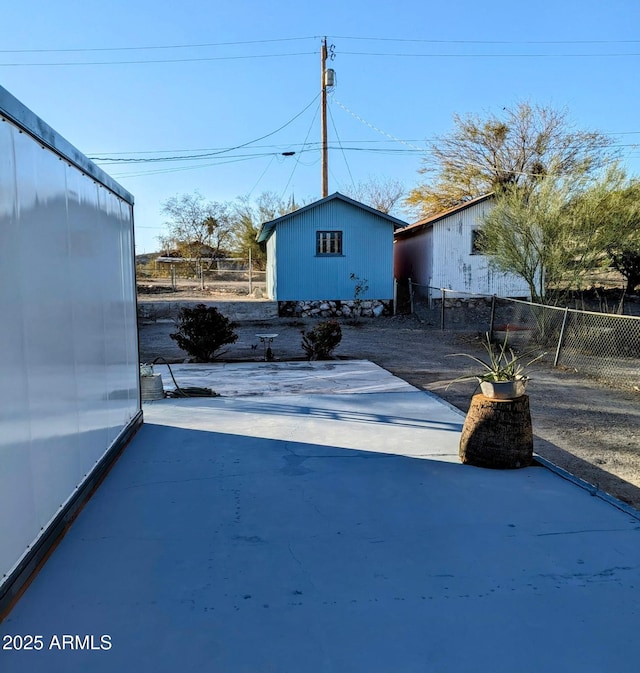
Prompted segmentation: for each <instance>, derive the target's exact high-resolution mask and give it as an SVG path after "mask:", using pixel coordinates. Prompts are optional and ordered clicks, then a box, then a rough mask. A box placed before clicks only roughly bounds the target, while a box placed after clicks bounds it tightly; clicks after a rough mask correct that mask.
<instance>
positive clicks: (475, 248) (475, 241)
mask: <svg viewBox="0 0 640 673" xmlns="http://www.w3.org/2000/svg"><path fill="white" fill-rule="evenodd" d="M483 238H484V234H483V232H482V229H472V230H471V254H472V255H482V254H484V251H483V249H482V244H483Z"/></svg>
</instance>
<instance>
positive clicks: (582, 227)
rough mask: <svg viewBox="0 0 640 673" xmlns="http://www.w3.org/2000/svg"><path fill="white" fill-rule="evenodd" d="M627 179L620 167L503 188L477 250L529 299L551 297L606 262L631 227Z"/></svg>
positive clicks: (633, 210) (633, 204)
mask: <svg viewBox="0 0 640 673" xmlns="http://www.w3.org/2000/svg"><path fill="white" fill-rule="evenodd" d="M633 189H635V187H633V183H632V182H631V181H629V180H628V179H627V177H626V174H625V173H624V171H623V170H622V169H620V168H619V167H618V166H614V167H612V168H610V169H609V170H607V171H606V172H605V173H604V174H603V175H601V176H599V177H598V178H596V179H593V178H590V177H589V176H588V175H586V174H582V176H579V177H576V176H572V177H564V178H559V177H557V172H556V171H554V172H553V173H552V174H550V175H548V176H546V177H542V178H540V179H539V180H538V182H537V184H536V185H535V186H533V187H532V188H530V189H523V188H521V187H519V186H517V185H509V186H506V187H504V188H503V189H502V190H501V191H500V192H499V193H498V194H497V195H496V198H495V201H494V206H493V208H492V209H491V210H490V211H489V212H488V213H487V214H486V215H485V217H484V221H483V227H482V237H481V239H480V248H481V250H482V251H483V252H484V253H485V254H487V255H489V256H490V257H491V261H492V263H493V264H495V265H496V266H497V267H498V268H500V269H502V270H503V271H509V272H511V273H514V274H516V275H517V276H520V277H521V278H522V279H523V280H524V281H525V282H526V283H527V285H528V287H529V291H530V293H531V297H532V299H533V301H536V302H542V301H545V300H547V301H551V302H555V301H557V300H558V299H559V298H560V297H561V295H562V294H563V292H564V291H565V290H566V289H569V288H578V289H579V288H580V287H581V284H582V280H583V278H584V276H585V274H586V273H587V272H588V271H591V270H593V269H594V268H596V267H598V266H601V265H603V263H606V261H607V259H608V257H607V251H608V250H609V249H610V248H611V246H612V245H614V244H615V242H616V241H623V240H627V239H628V238H629V237H630V236H632V235H633V234H634V231H637V201H634V200H633V199H632V198H629V196H628V194H629V190H633Z"/></svg>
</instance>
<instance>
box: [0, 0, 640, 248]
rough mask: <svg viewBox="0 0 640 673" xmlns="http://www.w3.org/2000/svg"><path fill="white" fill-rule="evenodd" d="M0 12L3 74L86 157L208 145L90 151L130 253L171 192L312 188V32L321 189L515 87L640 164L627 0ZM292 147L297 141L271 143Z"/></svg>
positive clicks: (152, 240) (393, 156)
mask: <svg viewBox="0 0 640 673" xmlns="http://www.w3.org/2000/svg"><path fill="white" fill-rule="evenodd" d="M2 18H3V41H2V49H1V50H0V84H1V85H2V86H3V87H4V88H6V89H8V90H9V91H10V92H11V93H12V94H13V95H14V96H16V97H17V98H18V99H20V100H21V101H22V102H23V103H24V104H25V105H26V106H27V107H29V108H30V109H31V110H33V111H34V112H35V113H36V114H38V115H39V116H40V117H42V118H43V119H44V120H45V121H46V122H47V123H48V124H49V125H51V126H52V127H53V128H54V129H56V130H57V131H58V132H59V133H61V134H62V135H63V136H64V137H65V138H67V140H69V141H70V142H71V143H72V144H73V145H75V146H76V147H77V148H78V149H80V150H81V151H82V152H84V153H85V154H87V155H88V156H91V157H114V158H120V159H122V158H127V157H129V158H139V159H141V158H142V159H149V158H152V157H155V158H157V157H165V156H175V155H179V154H199V153H200V152H202V151H203V150H208V151H211V152H220V151H222V152H220V153H218V154H216V155H215V156H212V157H208V158H203V159H200V160H198V161H172V162H158V163H148V162H144V163H136V164H130V163H129V164H122V163H120V164H117V165H108V163H107V162H98V163H100V165H101V166H102V167H103V168H104V169H105V170H106V171H107V172H108V173H109V174H111V175H112V176H113V177H114V178H116V179H117V180H118V181H119V182H120V183H121V184H122V185H123V186H124V187H125V188H127V189H128V190H129V191H130V192H132V193H133V194H134V196H135V198H136V210H135V217H136V239H137V251H138V252H149V251H152V250H155V249H157V247H158V246H157V241H156V236H157V235H158V234H161V233H162V231H163V230H164V227H163V216H162V214H161V204H162V202H163V201H164V200H166V199H167V198H169V197H171V196H174V195H176V194H181V193H184V192H192V191H194V190H198V191H200V192H201V193H202V194H203V195H204V196H205V197H207V198H208V199H212V200H216V201H227V200H232V199H235V198H236V197H237V196H241V195H248V194H251V195H252V196H257V195H258V194H259V193H260V192H262V191H265V190H269V191H273V192H275V193H277V194H279V195H283V196H285V197H288V196H289V195H290V194H291V193H292V192H293V193H294V194H295V196H296V197H298V198H306V199H314V198H319V197H320V187H321V182H320V154H319V151H318V149H317V147H318V143H319V140H320V118H319V114H318V115H316V113H317V110H318V104H319V101H318V100H317V96H318V93H319V81H320V55H319V52H320V42H321V37H322V36H325V35H326V36H327V37H328V40H329V42H330V43H331V44H333V45H335V60H334V61H333V62H332V63H331V67H333V68H334V69H335V71H336V75H337V86H336V88H335V90H334V92H333V94H332V96H331V97H330V103H329V112H330V116H329V142H330V145H331V147H332V148H335V149H332V150H331V152H330V159H329V191H330V192H334V191H342V190H344V189H346V188H347V187H348V186H349V185H350V184H351V182H352V181H355V182H359V181H362V180H366V179H367V178H369V176H375V177H382V178H397V179H399V180H400V181H401V182H402V183H403V184H405V185H406V187H407V188H411V187H413V186H415V185H416V184H417V183H418V181H419V179H420V176H419V175H418V173H417V170H418V168H419V167H420V157H421V152H420V151H419V150H421V149H422V148H426V141H428V140H429V139H431V138H433V137H434V136H436V135H439V134H443V133H446V132H448V131H449V130H451V128H452V117H453V115H454V114H456V113H457V114H461V115H464V114H467V113H474V114H481V115H482V114H483V113H485V112H499V111H500V110H501V109H502V107H504V106H509V105H513V104H515V103H517V102H518V101H521V100H529V101H531V102H533V103H541V104H545V105H551V106H553V107H556V108H560V109H567V111H568V113H569V117H570V119H571V120H572V121H573V123H574V124H575V125H576V126H577V127H579V128H582V129H594V130H599V131H602V132H606V133H611V134H613V137H614V139H615V141H616V144H620V145H621V146H622V147H621V150H622V152H623V157H624V163H625V164H626V166H627V167H628V169H629V171H630V173H632V174H638V173H640V149H639V148H638V145H637V143H640V118H639V115H638V110H639V109H640V100H639V94H638V84H637V82H638V75H637V72H638V69H639V67H638V66H639V65H640V33H639V32H638V27H639V26H640V3H638V2H637V1H636V0H610V1H609V2H606V3H603V2H601V1H600V0H597V1H596V0H582V1H581V2H573V1H568V0H556V1H555V2H550V1H548V0H541V1H539V2H537V3H535V4H531V3H528V5H527V6H525V4H524V3H514V2H512V1H509V2H504V1H502V0H498V1H496V0H494V1H492V2H485V3H479V2H476V1H470V0H458V2H455V3H438V4H435V3H426V2H424V0H422V1H416V0H396V2H393V3H372V2H371V0H368V1H367V2H364V1H363V0H351V1H350V2H345V1H344V0H343V1H342V2H334V1H333V0H328V1H327V2H324V3H315V2H314V3H309V2H305V1H304V0H298V1H297V2H293V1H291V0H285V1H281V2H277V3H263V2H249V1H247V0H236V1H234V2H227V1H226V0H225V1H224V2H204V1H201V0H183V2H181V3H179V4H178V3H158V2H150V1H149V0H129V1H128V2H123V1H122V0H112V1H111V2H109V3H87V2H85V1H80V0H58V1H57V2H55V3H54V2H50V1H49V0H47V1H46V2H45V1H44V0H33V1H32V2H30V3H28V4H27V5H23V4H21V3H11V5H10V6H8V7H4V8H3V10H2ZM222 43H226V44H222ZM229 43H235V44H229ZM238 43H243V44H238ZM187 45H216V46H187ZM134 47H136V48H137V47H163V48H158V49H132V48H134ZM167 47H173V48H167ZM25 50H26V51H25ZM28 50H33V51H28ZM35 50H44V51H35ZM54 50H76V51H54ZM90 50H92V51H90ZM186 59H190V60H186ZM117 61H124V62H126V63H115V62H117ZM133 61H154V62H147V63H133ZM167 61H170V62H167ZM97 62H108V64H102V63H101V64H97ZM60 63H64V64H68V63H81V65H53V64H60ZM18 64H32V65H18ZM305 108H307V109H306V110H305V111H304V112H302V111H303V110H304V109H305ZM345 108H346V109H345ZM347 110H349V111H350V112H349V111H347ZM300 112H302V114H300V116H299V117H297V118H296V119H294V120H293V121H291V120H292V119H293V118H294V117H296V115H298V113H300ZM290 121H291V123H289V124H287V123H288V122H290ZM285 124H287V125H286V126H285V128H283V129H282V130H281V131H279V132H277V133H275V134H273V135H270V136H269V137H267V138H265V139H263V140H260V141H257V142H254V143H251V144H249V145H247V146H246V147H243V148H240V149H237V150H234V151H231V152H230V151H226V150H228V149H229V148H232V147H237V146H239V145H243V144H245V143H248V142H249V141H253V140H255V139H257V138H260V137H262V136H265V135H267V134H271V133H272V132H273V131H275V130H276V129H278V128H280V127H281V126H283V125H285ZM390 136H391V137H390ZM392 138H393V139H392ZM400 141H403V142H400ZM305 143H307V144H306V146H305ZM303 147H304V148H305V151H303V152H300V150H301V148H303ZM341 148H342V149H341ZM289 151H296V152H297V154H295V155H294V156H291V157H285V156H282V152H289Z"/></svg>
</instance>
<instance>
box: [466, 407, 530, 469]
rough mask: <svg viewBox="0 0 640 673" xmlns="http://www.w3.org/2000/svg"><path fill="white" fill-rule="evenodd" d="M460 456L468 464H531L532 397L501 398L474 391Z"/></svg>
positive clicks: (507, 465) (497, 466)
mask: <svg viewBox="0 0 640 673" xmlns="http://www.w3.org/2000/svg"><path fill="white" fill-rule="evenodd" d="M460 460H461V461H462V462H463V463H466V464H467V465H476V466H478V467H492V468H498V469H513V468H517V467H526V466H528V465H531V462H532V460H533V429H532V427H531V413H530V411H529V397H528V396H527V395H522V396H521V397H517V398H516V399H515V400H497V399H491V398H489V397H485V396H484V395H474V396H473V397H472V399H471V405H470V407H469V411H468V412H467V418H466V419H465V422H464V426H463V428H462V435H461V437H460Z"/></svg>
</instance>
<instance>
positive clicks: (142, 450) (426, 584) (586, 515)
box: [2, 409, 640, 673]
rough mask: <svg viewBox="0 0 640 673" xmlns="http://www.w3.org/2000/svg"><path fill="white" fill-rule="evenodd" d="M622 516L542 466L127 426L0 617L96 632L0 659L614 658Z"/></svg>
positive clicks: (622, 574)
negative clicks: (491, 465) (128, 431)
mask: <svg viewBox="0 0 640 673" xmlns="http://www.w3.org/2000/svg"><path fill="white" fill-rule="evenodd" d="M261 410H262V409H261ZM392 449H393V447H389V450H392ZM638 535H640V532H639V531H638V525H637V522H634V521H631V520H629V518H628V517H626V516H625V515H624V514H623V513H621V512H619V511H617V510H615V509H614V508H612V507H610V506H609V505H607V504H605V503H603V502H601V501H599V500H597V499H593V498H590V497H589V496H588V494H587V493H585V492H584V491H583V490H581V489H578V488H575V487H573V486H571V485H569V484H567V483H566V482H564V481H563V480H561V479H559V478H558V477H556V476H555V475H553V474H552V473H550V472H549V471H547V470H543V469H525V470H518V471H509V472H504V471H492V470H480V469H477V468H472V467H468V466H462V465H460V464H454V463H446V462H437V461H430V460H420V459H415V458H409V457H405V456H399V455H392V454H391V453H369V452H367V451H357V450H350V449H346V450H345V449H339V448H337V447H335V446H323V445H318V444H314V443H304V442H297V441H289V440H273V439H265V438H263V437H249V436H247V435H243V434H227V433H219V432H215V431H202V430H193V429H186V428H178V427H174V426H166V425H154V424H146V425H145V426H144V427H143V428H142V430H141V431H140V433H139V434H138V435H137V436H136V438H135V440H134V441H133V442H132V444H131V445H130V446H129V448H128V449H127V451H126V452H125V453H124V454H123V456H122V457H121V459H120V460H119V461H118V463H117V464H116V466H115V467H114V469H113V470H112V472H111V473H110V474H109V476H108V477H107V479H106V480H105V482H104V484H103V486H102V487H101V488H100V490H99V491H98V492H97V493H96V494H95V496H94V498H93V499H92V500H91V501H90V502H89V503H88V505H87V507H86V508H85V510H84V511H83V512H82V513H81V515H80V517H79V518H78V520H77V521H76V523H75V524H74V526H73V527H72V528H71V529H70V531H69V532H68V534H67V536H66V538H65V539H64V540H63V541H62V543H61V544H60V546H59V547H58V549H57V550H56V552H55V553H54V555H53V556H52V557H51V559H50V560H49V562H48V563H47V564H46V566H45V567H44V568H43V570H42V571H41V573H40V575H39V576H38V577H37V578H36V580H35V582H34V583H33V584H32V585H31V587H30V588H29V590H28V591H27V593H26V594H25V596H24V597H23V598H22V600H21V601H20V602H19V603H18V605H17V606H16V608H15V609H14V611H13V612H12V613H11V615H10V617H9V619H8V620H7V621H6V622H5V623H3V625H2V634H5V633H14V634H15V633H38V634H42V635H43V637H44V640H45V641H46V642H47V643H48V642H50V639H51V637H52V636H53V635H55V634H60V633H66V634H94V635H95V636H96V637H97V640H96V642H99V636H100V635H102V634H108V635H109V637H110V642H111V643H112V647H111V649H110V650H108V651H102V650H99V649H98V650H97V651H65V652H60V651H59V650H49V649H47V648H44V649H43V650H42V651H38V652H29V653H28V655H27V654H26V653H25V652H17V651H13V652H3V653H2V654H3V657H2V658H3V669H2V670H3V673H15V672H17V671H20V672H22V671H29V672H30V673H39V672H40V671H43V672H44V671H47V673H48V672H50V671H62V670H64V671H65V672H68V673H73V672H75V671H91V672H92V673H107V672H109V673H112V672H113V671H116V670H153V671H159V672H164V671H177V670H184V671H192V670H212V671H234V672H241V671H247V672H249V671H251V672H253V671H286V670H294V671H298V670H299V671H305V672H306V673H320V672H321V671H329V670H330V671H367V672H368V673H388V672H389V671H419V670H428V669H429V670H431V669H432V670H442V671H447V672H449V671H450V672H459V673H467V672H468V671H492V673H513V671H552V670H562V671H568V672H573V671H587V672H594V673H595V671H598V672H600V671H602V670H615V671H618V672H622V673H625V672H627V671H628V672H629V673H631V671H635V670H636V663H635V662H637V659H638V657H639V656H640V641H638V639H637V638H636V637H635V636H636V628H635V626H636V620H635V615H636V612H637V600H638V590H637V589H636V588H635V587H638V586H640V569H639V568H638V564H637V563H636V562H635V561H634V559H635V558H637V548H638ZM578 616H579V620H578V619H577V617H578ZM574 625H575V626H574ZM461 629H464V647H461V646H460V637H461ZM425 666H426V668H425Z"/></svg>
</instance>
